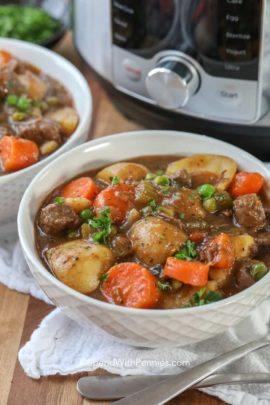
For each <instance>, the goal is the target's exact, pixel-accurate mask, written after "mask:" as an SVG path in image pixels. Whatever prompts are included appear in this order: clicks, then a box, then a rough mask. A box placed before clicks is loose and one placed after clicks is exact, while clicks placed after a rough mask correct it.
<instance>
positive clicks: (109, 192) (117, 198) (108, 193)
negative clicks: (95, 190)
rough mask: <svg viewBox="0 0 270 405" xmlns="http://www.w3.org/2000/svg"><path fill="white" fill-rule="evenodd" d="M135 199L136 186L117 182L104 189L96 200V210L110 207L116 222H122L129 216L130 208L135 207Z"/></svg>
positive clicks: (113, 219)
mask: <svg viewBox="0 0 270 405" xmlns="http://www.w3.org/2000/svg"><path fill="white" fill-rule="evenodd" d="M134 199H135V191H134V187H133V186H130V185H128V184H123V183H122V184H117V185H116V186H109V187H107V188H105V189H104V190H102V191H101V192H100V193H99V194H98V196H97V197H96V199H95V201H94V208H95V210H96V212H97V213H98V212H99V211H102V210H103V209H104V208H105V207H109V208H110V214H111V218H112V221H113V222H114V223H117V224H120V223H121V222H123V221H124V220H125V218H126V216H127V213H128V211H129V209H131V208H133V206H134Z"/></svg>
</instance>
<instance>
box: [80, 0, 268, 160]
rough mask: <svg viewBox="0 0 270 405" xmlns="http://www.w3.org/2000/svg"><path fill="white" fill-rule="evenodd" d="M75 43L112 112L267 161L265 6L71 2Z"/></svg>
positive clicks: (250, 0) (251, 2) (209, 0)
mask: <svg viewBox="0 0 270 405" xmlns="http://www.w3.org/2000/svg"><path fill="white" fill-rule="evenodd" d="M74 33H75V35H74V38H75V45H76V47H77V49H78V51H79V53H80V54H81V56H82V57H83V58H84V60H85V61H86V62H87V63H88V64H89V65H90V66H91V68H92V69H93V70H94V71H95V72H96V74H97V75H98V77H99V78H100V80H101V81H102V82H103V84H104V86H105V87H106V89H107V90H108V91H109V93H110V94H111V95H112V99H113V100H114V102H115V103H116V105H117V106H118V108H119V109H120V110H121V111H122V112H123V113H124V114H126V115H127V116H129V117H131V118H133V119H135V120H137V121H139V122H140V123H142V124H143V125H145V126H147V127H151V128H169V129H181V130H187V131H191V132H199V133H202V134H207V135H211V136H215V137H218V138H221V139H223V140H226V141H229V142H232V143H234V144H237V145H239V146H241V147H243V148H245V149H248V150H250V151H251V152H252V153H255V154H257V155H260V156H261V157H264V158H265V159H268V160H269V157H270V0H91V1H89V0H76V1H75V2H74Z"/></svg>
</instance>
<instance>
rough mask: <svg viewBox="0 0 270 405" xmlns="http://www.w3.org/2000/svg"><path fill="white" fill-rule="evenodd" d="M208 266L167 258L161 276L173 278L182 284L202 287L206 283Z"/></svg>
mask: <svg viewBox="0 0 270 405" xmlns="http://www.w3.org/2000/svg"><path fill="white" fill-rule="evenodd" d="M208 273H209V265H208V264H206V263H201V262H189V261H186V260H179V259H176V258H175V257H168V259H167V261H166V264H165V267H164V270H163V274H162V275H163V276H164V277H170V278H174V279H175V280H178V281H181V282H182V283H184V284H189V285H192V286H195V287H204V286H205V285H206V284H207V282H208Z"/></svg>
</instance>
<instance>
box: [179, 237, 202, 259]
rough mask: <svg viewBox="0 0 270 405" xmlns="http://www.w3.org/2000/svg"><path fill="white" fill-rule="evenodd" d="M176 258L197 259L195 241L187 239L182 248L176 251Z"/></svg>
mask: <svg viewBox="0 0 270 405" xmlns="http://www.w3.org/2000/svg"><path fill="white" fill-rule="evenodd" d="M175 257H176V259H179V260H188V261H192V260H196V259H198V252H197V249H196V243H195V242H192V241H191V240H187V241H186V243H185V245H184V246H183V248H182V249H181V250H180V251H179V252H177V253H176V255H175Z"/></svg>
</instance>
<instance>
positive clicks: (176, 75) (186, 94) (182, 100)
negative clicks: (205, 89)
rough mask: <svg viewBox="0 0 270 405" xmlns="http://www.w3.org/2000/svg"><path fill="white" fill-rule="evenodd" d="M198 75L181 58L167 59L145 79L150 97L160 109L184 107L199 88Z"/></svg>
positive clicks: (190, 65) (186, 61)
mask: <svg viewBox="0 0 270 405" xmlns="http://www.w3.org/2000/svg"><path fill="white" fill-rule="evenodd" d="M199 83H200V79H199V74H198V72H197V70H196V69H195V68H194V66H193V65H192V64H191V63H190V62H189V61H188V60H186V59H184V58H181V57H177V58H176V57H167V58H164V59H163V60H161V61H160V63H159V64H158V66H156V67H155V68H154V69H152V70H151V71H150V72H149V73H148V75H147V77H146V82H145V84H146V88H147V91H148V93H149V95H150V97H151V98H152V99H153V100H155V101H156V102H157V104H158V105H159V106H161V107H164V108H167V109H177V108H180V107H184V106H185V105H186V104H187V103H188V101H189V99H190V97H192V96H193V94H194V93H196V91H197V90H198V88H199Z"/></svg>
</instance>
